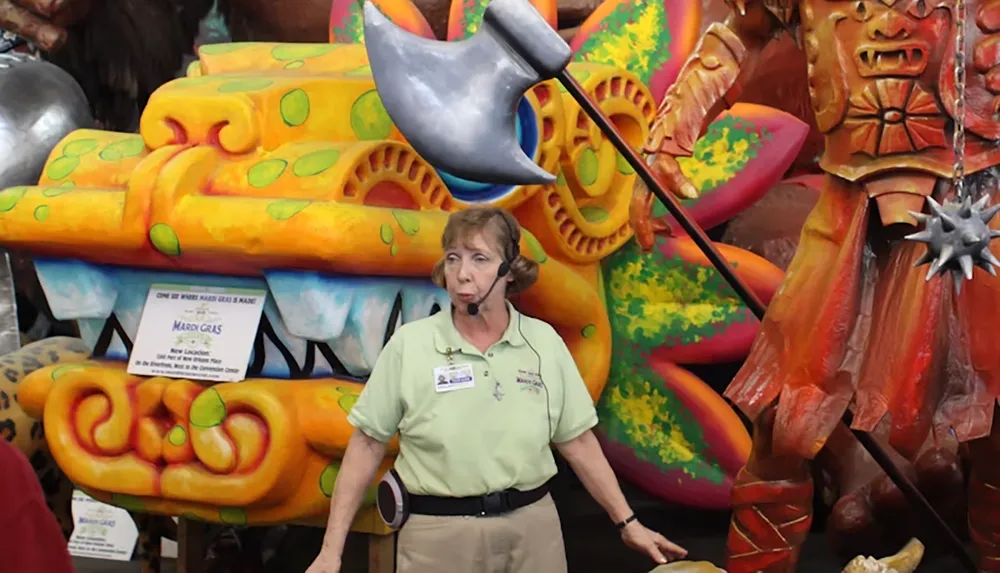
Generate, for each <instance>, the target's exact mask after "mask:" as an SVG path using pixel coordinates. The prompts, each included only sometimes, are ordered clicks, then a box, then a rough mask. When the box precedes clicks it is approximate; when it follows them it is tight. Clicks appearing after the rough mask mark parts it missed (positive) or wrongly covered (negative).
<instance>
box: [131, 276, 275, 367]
mask: <svg viewBox="0 0 1000 573" xmlns="http://www.w3.org/2000/svg"><path fill="white" fill-rule="evenodd" d="M266 297H267V291H266V290H264V289H247V288H224V287H197V286H183V285H164V284H154V285H152V286H150V288H149V296H147V297H146V306H145V307H143V310H142V319H141V320H140V321H139V332H138V334H137V335H136V340H135V345H134V346H133V348H132V356H131V357H130V358H129V362H128V373H129V374H135V375H137V376H167V377H171V378H187V379H190V380H213V381H216V382H239V381H240V380H243V378H244V377H245V376H246V371H247V362H248V361H249V360H250V354H251V352H253V341H254V337H255V336H256V335H257V326H258V325H259V324H260V315H261V312H263V310H264V300H265V298H266Z"/></svg>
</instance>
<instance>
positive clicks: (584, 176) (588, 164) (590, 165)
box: [576, 147, 600, 185]
mask: <svg viewBox="0 0 1000 573" xmlns="http://www.w3.org/2000/svg"><path fill="white" fill-rule="evenodd" d="M599 167H600V161H598V159H597V153H595V152H594V150H593V149H591V148H590V147H588V148H586V149H584V150H583V151H582V152H581V153H580V159H579V160H577V163H576V174H577V177H579V179H580V183H582V184H583V185H593V184H594V182H596V181H597V172H598V168H599Z"/></svg>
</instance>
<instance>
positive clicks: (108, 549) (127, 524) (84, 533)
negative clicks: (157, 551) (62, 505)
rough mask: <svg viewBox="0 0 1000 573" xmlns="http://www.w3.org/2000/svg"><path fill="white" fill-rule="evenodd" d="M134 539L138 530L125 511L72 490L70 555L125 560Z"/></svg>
mask: <svg viewBox="0 0 1000 573" xmlns="http://www.w3.org/2000/svg"><path fill="white" fill-rule="evenodd" d="M138 539H139V530H138V529H136V527H135V522H134V521H132V516H130V515H129V514H128V512H127V511H125V510H124V509H122V508H120V507H115V506H113V505H108V504H106V503H101V502H99V501H97V500H96V499H94V498H92V497H90V496H89V495H87V494H85V493H83V492H82V491H80V490H74V491H73V535H72V536H71V537H70V538H69V553H70V555H72V556H74V557H92V558H97V559H112V560H114V561H129V560H131V559H132V552H133V550H135V542H136V541H137V540H138Z"/></svg>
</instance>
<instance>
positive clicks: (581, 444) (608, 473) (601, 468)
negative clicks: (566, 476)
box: [555, 430, 632, 523]
mask: <svg viewBox="0 0 1000 573" xmlns="http://www.w3.org/2000/svg"><path fill="white" fill-rule="evenodd" d="M555 446H556V449H557V450H559V453H560V454H562V456H563V457H564V458H566V461H567V462H569V465H570V466H571V467H572V468H573V471H574V472H575V473H576V475H577V477H579V478H580V481H581V482H583V487H585V488H587V492H588V493H590V495H591V497H593V498H594V500H595V501H596V502H597V503H599V504H600V505H601V507H603V508H604V511H606V512H607V513H608V516H609V517H611V521H613V522H615V523H619V522H621V521H624V520H625V518H627V517H629V516H630V515H632V508H631V507H629V505H628V501H626V500H625V494H623V493H622V490H621V487H620V486H619V485H618V478H617V477H615V473H614V471H612V469H611V465H610V464H608V459H607V458H605V457H604V451H603V450H601V444H600V443H598V441H597V437H596V436H594V432H592V431H591V430H587V431H586V432H584V433H582V434H580V435H579V436H577V437H576V438H573V439H572V440H570V441H568V442H563V443H561V444H555Z"/></svg>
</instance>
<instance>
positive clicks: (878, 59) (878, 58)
mask: <svg viewBox="0 0 1000 573" xmlns="http://www.w3.org/2000/svg"><path fill="white" fill-rule="evenodd" d="M884 56H885V54H883V53H881V52H879V53H878V55H876V56H875V65H874V66H872V67H874V68H875V69H876V70H881V69H882V58H883V57H884Z"/></svg>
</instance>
